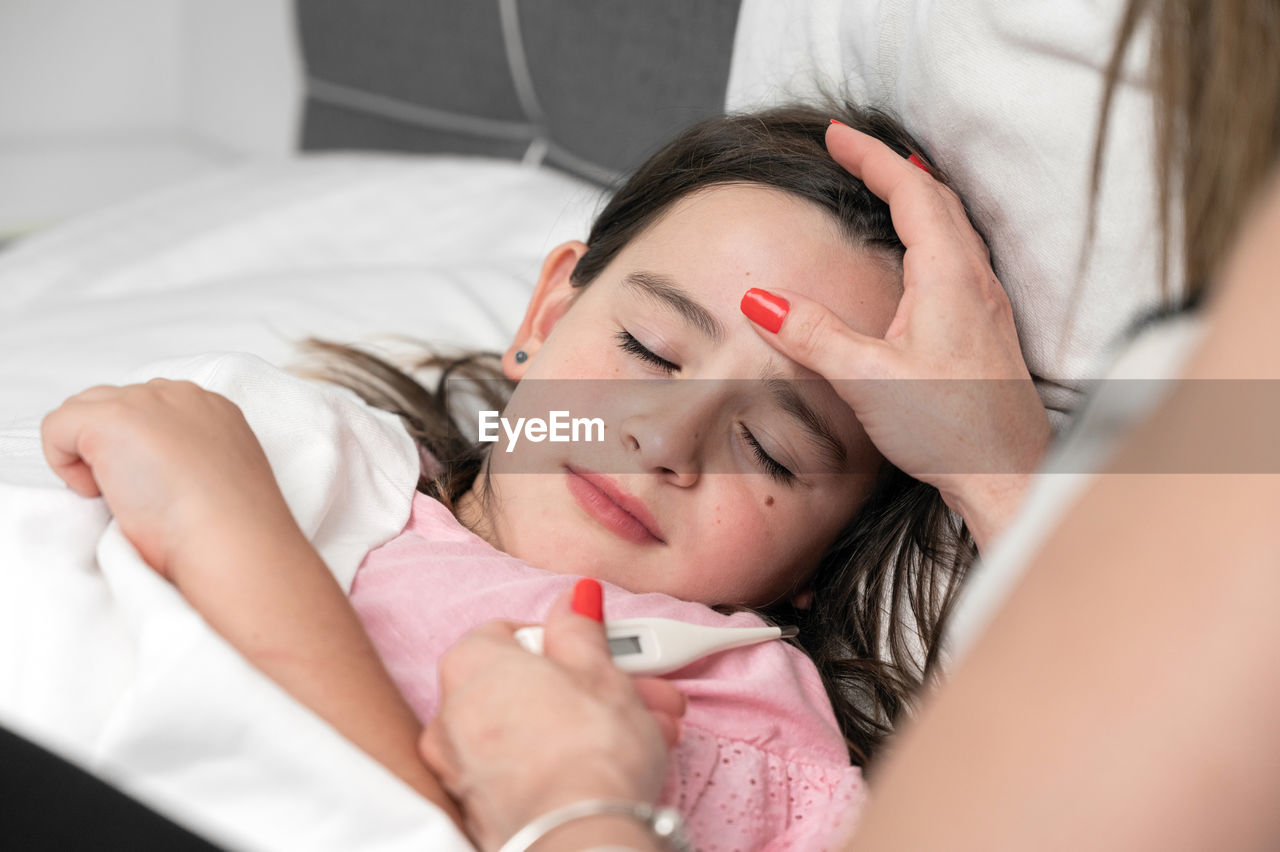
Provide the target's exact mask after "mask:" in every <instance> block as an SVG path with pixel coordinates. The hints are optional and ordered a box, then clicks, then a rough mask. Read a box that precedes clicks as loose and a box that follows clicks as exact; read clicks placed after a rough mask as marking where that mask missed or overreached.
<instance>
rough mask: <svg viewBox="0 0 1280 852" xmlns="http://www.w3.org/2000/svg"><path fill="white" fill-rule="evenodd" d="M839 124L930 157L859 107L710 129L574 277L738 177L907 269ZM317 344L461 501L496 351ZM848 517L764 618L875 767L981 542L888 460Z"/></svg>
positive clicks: (714, 123)
mask: <svg viewBox="0 0 1280 852" xmlns="http://www.w3.org/2000/svg"><path fill="white" fill-rule="evenodd" d="M830 117H836V118H839V119H840V120H841V121H843V122H844V123H845V124H848V125H850V126H852V127H854V128H857V129H859V130H862V131H864V132H866V133H870V134H871V135H873V136H875V137H877V138H879V139H881V140H883V141H885V142H886V143H887V144H888V145H890V146H891V147H892V148H893V149H894V150H896V151H897V152H898V153H899V154H901V155H903V156H907V155H908V154H912V153H915V154H918V155H920V156H922V157H925V159H926V161H928V158H927V156H926V155H925V153H924V152H923V151H922V150H921V149H920V147H919V146H918V145H917V144H916V143H915V142H914V140H912V139H911V137H910V136H908V135H907V133H906V132H905V131H904V130H903V129H902V127H901V126H900V125H899V124H898V123H897V122H896V121H894V120H892V119H891V118H890V117H889V116H887V115H885V114H883V113H880V112H876V111H864V110H856V109H852V108H850V107H848V106H847V105H840V106H838V107H833V108H829V109H825V110H824V109H817V108H813V107H805V106H794V107H785V108H777V109H772V110H768V111H763V112H755V113H748V114H740V115H730V116H725V117H720V118H715V119H712V120H709V121H705V122H702V123H700V124H697V125H695V126H693V127H691V128H690V129H688V130H686V131H685V132H684V133H682V134H680V135H679V136H678V137H677V138H676V139H675V140H674V141H672V142H671V143H670V144H668V145H667V146H666V147H664V148H663V149H662V150H660V151H659V152H658V153H657V154H655V155H654V156H653V157H651V158H650V159H649V160H648V161H647V162H646V163H645V164H644V165H642V166H641V167H640V168H639V169H638V170H637V171H636V172H635V173H634V174H633V175H631V177H630V178H629V179H628V180H626V182H625V183H624V184H623V185H622V186H621V187H620V188H619V189H618V190H617V191H616V192H615V193H614V194H613V196H612V197H611V199H610V200H609V201H608V203H607V204H606V206H605V207H604V209H603V210H602V211H601V212H600V214H599V215H598V216H597V218H596V220H595V223H594V225H593V226H592V228H591V232H590V235H589V236H588V238H587V250H586V252H585V253H584V254H583V256H582V257H581V259H580V260H579V261H578V264H577V267H576V268H575V270H574V272H573V275H572V282H573V284H574V286H576V287H589V286H590V285H591V283H592V282H593V281H595V280H596V278H597V277H598V276H599V275H600V273H601V272H602V271H603V270H604V269H605V268H606V267H607V266H608V265H609V263H610V262H611V261H612V259H613V258H614V257H615V256H616V255H617V253H618V252H619V251H620V250H621V249H622V248H623V247H624V246H626V245H627V244H628V243H629V242H630V241H631V240H633V239H635V238H636V237H637V235H639V234H640V233H641V232H643V231H644V230H645V228H647V227H648V226H649V225H650V224H651V223H653V222H654V221H655V219H656V218H657V217H658V216H660V215H661V214H662V213H663V211H665V210H667V209H669V208H670V207H671V205H672V204H673V203H675V202H676V201H678V200H679V199H681V198H683V197H685V196H687V195H689V194H690V193H692V192H695V191H697V190H700V189H704V188H707V187H710V186H717V185H726V184H760V185H764V186H769V187H773V188H776V189H779V190H782V191H784V192H787V193H790V194H791V195H793V196H797V197H799V198H802V199H805V200H807V201H809V202H811V203H814V204H817V205H819V206H820V207H821V208H822V209H824V210H826V211H827V212H828V213H829V214H830V215H831V216H832V217H833V219H834V220H835V221H837V222H839V223H840V225H841V227H842V228H843V230H844V233H845V234H846V236H847V237H848V238H849V239H850V240H851V241H852V243H853V244H854V245H856V246H858V247H860V248H861V249H863V250H865V251H868V252H874V253H877V254H879V255H882V256H883V257H885V258H886V259H888V260H889V261H891V262H895V263H896V264H897V265H898V267H899V268H901V262H902V256H903V253H904V251H905V249H904V247H903V245H902V243H901V241H900V240H899V239H898V236H897V234H896V233H895V232H894V229H893V224H892V221H891V219H890V215H889V208H888V206H887V205H886V204H884V202H882V201H881V200H880V199H878V198H877V197H876V196H875V195H873V194H872V193H871V192H870V191H869V190H867V188H866V186H864V185H863V183H862V182H861V181H859V180H857V179H856V178H854V177H852V176H851V175H850V174H849V173H848V172H847V171H845V169H843V168H842V167H841V166H840V165H839V164H837V163H836V162H835V161H834V160H832V159H831V157H830V155H829V154H828V153H827V151H826V147H825V143H824V137H825V133H826V130H827V127H828V124H829V119H830ZM937 176H938V177H939V179H943V176H942V175H937ZM309 345H310V347H311V348H312V349H313V350H315V351H317V352H319V353H322V354H323V355H325V356H327V357H326V358H325V359H324V360H325V362H326V363H327V366H326V367H325V368H324V374H323V376H324V377H325V378H328V379H330V380H333V381H337V382H339V383H341V384H343V385H345V386H347V387H350V388H352V389H353V390H355V391H356V392H357V393H359V394H360V395H361V396H362V397H363V398H364V399H365V400H366V401H367V402H369V403H370V404H372V405H374V406H377V407H379V408H383V409H386V410H389V411H392V412H395V413H396V414H398V415H400V417H401V418H403V420H404V422H405V424H406V427H407V428H408V430H409V432H410V433H411V434H412V436H413V437H414V439H415V440H416V441H417V442H418V444H419V446H420V447H421V448H422V449H423V450H424V451H425V452H426V453H429V454H430V456H432V457H433V458H434V459H435V460H436V462H437V464H435V465H431V466H426V467H424V471H423V474H422V476H421V478H420V480H419V484H418V488H419V490H420V491H422V492H424V493H426V494H428V495H430V496H432V497H434V498H436V499H438V500H440V501H441V502H443V503H444V504H445V505H446V506H449V507H450V508H451V509H452V508H453V507H454V506H455V505H456V501H457V500H458V498H459V497H461V496H462V495H463V494H465V493H466V492H467V491H468V490H469V489H470V488H471V487H472V485H473V483H474V482H475V480H476V477H477V476H480V475H482V472H483V470H484V466H485V459H486V453H487V452H488V448H489V447H490V446H491V445H490V444H484V445H481V444H478V443H477V442H476V441H475V440H473V439H472V438H471V437H470V436H473V435H475V434H476V429H475V425H474V423H470V422H465V420H466V418H465V417H464V416H463V415H461V414H459V406H458V404H457V400H456V399H455V396H456V395H457V394H458V393H466V394H468V395H469V396H470V398H471V399H472V400H473V401H474V400H475V398H476V396H477V395H478V396H479V397H480V399H481V400H482V401H483V403H484V406H485V407H487V408H490V409H501V408H503V407H504V402H505V396H506V395H507V394H509V392H510V389H511V388H512V387H513V385H512V384H511V383H510V382H509V381H507V380H506V379H505V378H504V377H503V375H502V373H501V369H500V362H499V360H498V355H497V354H495V353H490V354H486V353H464V354H460V355H452V356H449V355H442V354H438V353H430V354H427V355H426V356H424V357H423V358H421V359H420V360H418V361H416V362H415V363H412V364H409V365H406V367H405V368H403V369H402V368H400V367H398V366H395V365H393V364H391V363H388V362H387V361H385V360H383V359H381V358H377V357H375V356H373V355H371V354H369V353H367V352H364V351H361V350H359V349H357V348H354V347H351V346H344V345H338V344H334V343H326V342H321V341H310V342H309ZM427 370H430V371H434V372H436V373H437V374H438V375H437V378H436V380H435V382H434V388H432V389H429V388H428V387H426V386H425V385H423V384H422V383H420V382H418V381H417V380H415V379H414V378H413V374H421V373H422V372H423V371H427ZM313 374H314V373H313ZM460 378H465V379H470V380H471V381H465V382H459V381H457V380H458V379H460ZM464 389H465V390H464ZM463 407H464V408H465V406H463ZM850 514H851V515H852V518H851V520H850V521H849V523H848V524H847V525H846V526H845V527H844V529H843V530H842V531H841V532H840V534H839V535H838V536H837V538H836V540H835V543H834V544H833V545H832V546H831V548H830V549H829V550H828V551H827V552H826V554H825V555H824V556H823V557H822V559H821V561H820V563H819V565H818V566H817V567H816V569H815V571H814V572H813V576H812V579H811V584H810V587H809V588H811V589H812V592H813V596H812V603H811V605H810V606H808V607H807V608H803V609H800V608H796V607H794V606H793V605H792V604H791V603H790V602H789V601H788V602H782V603H778V604H776V605H773V606H770V607H767V608H765V609H763V610H762V611H761V614H762V615H763V616H765V617H766V618H769V619H772V620H775V621H777V622H780V623H786V624H794V625H797V626H798V627H799V628H800V634H799V637H798V639H797V640H796V641H798V643H799V644H800V646H801V647H802V648H803V650H804V651H805V652H806V653H807V654H808V655H809V656H810V657H811V658H812V659H813V662H814V663H815V665H816V666H817V669H818V671H819V673H820V674H821V676H822V679H823V682H824V684H825V686H826V689H827V692H828V694H829V695H830V697H831V701H832V704H833V705H834V707H835V711H836V716H837V718H838V720H839V722H840V726H841V729H842V732H843V734H844V737H845V740H846V742H847V744H848V747H849V752H850V757H851V759H852V760H853V762H854V763H856V764H858V765H866V764H868V763H869V762H870V761H871V760H872V758H873V757H874V755H875V754H876V752H877V750H878V749H879V747H880V746H881V745H882V744H883V742H884V740H885V739H886V737H887V736H888V735H889V734H890V733H891V732H892V731H893V730H894V728H895V726H896V725H897V724H898V723H899V722H900V721H901V720H902V718H903V716H904V713H907V712H908V711H909V708H910V707H911V705H912V699H913V696H914V695H915V694H916V693H917V691H918V690H919V689H920V687H921V686H922V684H924V683H925V682H926V681H927V680H929V679H931V678H932V676H933V674H934V672H935V669H936V664H937V661H938V655H939V652H940V638H941V634H942V628H943V623H944V621H945V618H946V615H947V613H948V612H949V610H950V607H951V604H952V601H953V598H954V596H955V593H956V591H957V590H958V587H959V585H960V582H961V580H962V579H963V577H964V575H965V572H966V571H967V569H968V567H969V565H970V564H971V563H972V561H973V558H974V556H975V555H976V550H975V548H974V545H973V541H972V539H971V537H970V536H969V534H968V532H967V530H966V529H965V528H964V526H963V523H962V522H961V521H960V519H959V518H958V516H956V515H954V514H953V513H951V512H950V511H949V510H948V508H947V507H946V505H945V504H944V503H943V501H942V498H941V496H940V495H939V493H938V492H937V490H936V489H934V488H932V487H931V486H928V485H925V484H924V483H921V482H919V481H917V480H915V479H912V478H911V477H909V476H907V475H905V474H903V473H902V472H901V471H899V470H897V469H895V468H892V467H891V466H888V465H886V469H885V470H884V472H883V473H882V475H881V476H880V479H879V481H878V483H877V484H876V486H875V488H874V489H873V492H872V494H871V495H870V497H869V498H868V499H867V500H866V502H865V503H864V504H863V505H862V506H861V507H860V508H858V509H857V510H856V512H855V511H853V509H852V507H851V512H850Z"/></svg>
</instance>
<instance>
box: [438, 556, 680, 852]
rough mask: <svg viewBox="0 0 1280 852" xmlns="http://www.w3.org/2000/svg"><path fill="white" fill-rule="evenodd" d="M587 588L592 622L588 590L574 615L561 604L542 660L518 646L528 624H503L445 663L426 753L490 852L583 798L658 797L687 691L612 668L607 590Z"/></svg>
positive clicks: (485, 630)
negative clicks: (604, 607) (519, 632)
mask: <svg viewBox="0 0 1280 852" xmlns="http://www.w3.org/2000/svg"><path fill="white" fill-rule="evenodd" d="M579 584H580V586H586V587H587V588H585V589H582V591H586V592H587V593H588V594H587V597H588V598H590V597H591V593H594V594H595V595H596V597H595V603H594V606H588V607H587V609H594V612H593V613H592V616H593V617H584V615H582V614H579V612H578V611H577V610H578V609H579V607H577V604H578V602H579V601H580V597H579V594H581V592H579V593H578V594H575V595H574V603H575V609H574V610H571V608H570V603H569V596H568V595H565V596H563V597H561V598H560V599H559V600H557V601H556V603H555V604H554V605H553V606H552V608H551V611H550V612H549V613H548V614H547V618H546V622H545V623H544V626H543V629H544V633H543V651H544V655H541V656H540V655H537V654H532V653H530V652H528V651H526V650H525V649H524V648H523V647H522V646H521V645H520V644H519V643H518V642H517V641H516V640H515V638H514V633H515V631H516V629H517V628H518V627H520V626H521V625H519V624H514V623H511V622H505V621H495V622H490V623H488V624H485V625H482V626H481V627H478V628H476V629H475V630H473V631H472V632H470V633H468V634H467V635H466V636H464V637H463V638H462V639H460V640H458V642H457V643H456V644H455V645H454V646H453V647H452V648H450V649H449V651H448V652H447V653H446V654H445V655H444V657H443V658H441V661H440V693H441V697H440V709H439V711H438V712H437V714H436V717H435V718H434V719H433V720H432V721H431V724H430V725H429V726H428V727H427V729H426V731H425V732H424V733H423V735H422V739H421V741H420V748H419V750H420V752H421V754H422V757H423V759H424V760H425V761H426V763H427V765H428V766H429V767H430V768H431V769H432V770H433V771H434V772H435V773H436V774H437V776H438V777H439V778H440V780H441V783H443V784H444V786H445V789H447V790H448V791H449V793H450V794H451V795H452V796H453V797H454V798H455V799H456V800H457V801H458V803H459V804H460V805H461V806H462V810H463V814H464V818H465V821H466V824H467V827H468V830H469V831H470V832H471V833H472V835H473V837H474V839H475V841H476V843H477V845H479V846H480V847H481V848H482V849H493V848H497V847H498V846H500V845H501V844H502V843H503V842H505V841H506V840H507V839H508V838H509V837H511V835H513V834H514V833H515V832H516V831H518V830H519V829H520V828H521V827H522V826H524V825H526V824H527V823H529V822H530V821H531V820H533V819H535V818H536V817H539V816H541V815H542V814H545V813H548V812H549V811H552V810H554V809H556V808H559V807H562V806H564V805H567V804H570V803H573V802H576V801H580V800H584V799H597V798H614V799H628V800H632V801H648V802H654V801H656V799H657V797H658V795H659V793H660V792H661V789H662V783H663V780H664V778H665V767H666V753H667V749H668V748H669V747H671V746H672V745H674V744H675V742H676V740H677V739H678V737H679V728H680V722H679V719H680V717H681V716H682V715H683V714H684V709H685V700H684V696H683V695H682V694H681V693H680V692H679V690H677V689H676V688H675V687H674V686H672V685H671V684H670V683H668V682H667V681H664V680H659V679H657V678H632V677H630V676H629V675H627V674H626V673H624V672H623V671H622V670H620V669H619V668H618V667H617V666H616V665H614V663H613V658H612V656H610V654H609V646H608V641H607V639H606V636H605V631H604V626H603V624H601V623H600V622H599V621H597V620H595V618H596V617H599V615H600V604H599V589H600V586H599V584H598V583H595V581H593V580H583V581H579ZM592 585H594V588H591V586H592ZM588 603H590V601H588ZM583 828H584V829H585V830H590V829H591V828H592V827H591V826H589V825H585V824H584V826H583ZM625 828H626V829H627V830H633V831H634V830H636V826H635V825H626V826H625ZM607 831H608V827H606V834H605V836H606V837H608V836H611V835H609V834H608V833H607ZM637 842H638V843H641V844H644V843H647V842H648V837H647V835H645V834H644V833H643V832H640V834H639V837H638V838H637ZM583 845H584V848H585V846H590V845H594V844H593V843H584V844H583ZM641 848H647V847H645V846H643V845H642V846H641Z"/></svg>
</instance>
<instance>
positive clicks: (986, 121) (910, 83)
mask: <svg viewBox="0 0 1280 852" xmlns="http://www.w3.org/2000/svg"><path fill="white" fill-rule="evenodd" d="M1117 6H1118V4H1114V3H1101V2H1090V0H1042V2H1031V0H1023V2H1003V1H1002V0H946V2H928V0H916V2H912V0H845V2H839V0H824V1H823V2H818V0H813V2H809V3H804V4H797V3H776V2H773V0H743V4H742V11H741V14H740V16H739V20H738V33H737V41H736V42H735V52H734V56H733V65H732V69H731V72H730V78H729V90H728V95H727V101H726V102H727V105H728V107H729V108H730V109H745V108H750V107H755V106H760V105H764V104H769V103H775V102H779V101H782V100H788V99H793V98H795V97H806V96H810V95H812V94H813V93H814V92H815V91H817V90H819V89H820V88H821V87H824V86H825V87H826V88H827V89H828V90H835V91H838V92H839V91H843V92H845V93H847V94H848V96H850V97H852V98H853V100H854V101H855V102H858V103H861V104H866V105H874V106H879V107H881V108H884V109H886V110H888V111H889V112H891V113H893V114H895V115H897V116H898V117H899V118H901V119H902V120H903V122H904V123H905V124H906V126H907V128H908V129H909V130H910V131H911V132H912V133H913V134H914V135H915V136H916V137H917V138H918V139H919V140H920V141H921V143H922V144H924V145H925V147H926V148H927V150H928V151H929V154H930V156H931V157H932V158H933V160H934V161H935V162H936V163H937V164H938V165H939V166H941V167H943V168H944V169H946V171H947V172H948V173H949V174H950V175H952V177H953V182H954V185H955V188H956V190H957V191H958V192H959V193H960V194H961V196H962V197H964V198H965V199H966V201H967V203H968V205H969V207H970V210H971V212H972V214H973V216H974V218H975V219H976V221H977V223H978V225H979V227H980V228H981V229H982V230H983V232H984V233H985V235H986V236H987V238H988V240H989V242H990V245H991V248H992V253H993V255H994V256H995V260H996V272H997V274H998V275H999V276H1000V280H1001V281H1002V282H1003V283H1004V286H1005V289H1006V290H1007V291H1008V293H1009V298H1010V300H1011V301H1012V303H1013V308H1014V315H1015V318H1016V320H1017V323H1018V328H1019V330H1020V332H1021V337H1022V342H1023V351H1024V354H1025V355H1026V359H1027V363H1028V365H1029V366H1030V368H1031V371H1032V373H1034V374H1036V375H1038V376H1042V377H1044V378H1045V379H1047V380H1048V381H1046V382H1043V383H1042V385H1041V393H1042V396H1043V397H1044V399H1045V402H1046V404H1048V405H1049V406H1050V408H1053V409H1056V410H1059V411H1069V410H1071V409H1072V408H1074V406H1075V404H1076V402H1077V401H1078V399H1079V396H1080V393H1081V391H1082V390H1083V386H1084V384H1085V382H1086V381H1087V380H1089V379H1090V378H1093V377H1096V376H1097V375H1098V374H1099V373H1100V372H1101V370H1102V369H1103V367H1104V366H1105V364H1106V362H1107V360H1108V358H1107V357H1106V356H1107V355H1108V354H1109V353H1108V352H1107V350H1108V349H1109V348H1110V347H1112V346H1114V345H1116V344H1118V343H1119V342H1121V339H1122V338H1123V336H1124V333H1125V331H1126V330H1127V328H1128V327H1129V325H1130V323H1132V322H1133V320H1134V319H1135V318H1137V317H1138V316H1140V315H1141V314H1143V313H1145V312H1146V311H1147V310H1149V309H1150V308H1151V307H1153V306H1154V305H1155V303H1156V300H1157V296H1158V293H1159V286H1158V263H1157V260H1156V257H1157V248H1156V246H1157V240H1156V234H1157V230H1156V226H1155V221H1156V216H1155V210H1156V201H1155V191H1154V181H1153V179H1152V175H1151V167H1150V164H1151V153H1150V151H1151V144H1152V142H1151V117H1150V95H1149V92H1148V91H1147V90H1146V89H1145V88H1144V87H1143V85H1142V83H1141V80H1140V78H1139V75H1138V74H1135V73H1133V71H1132V68H1133V67H1139V68H1140V67H1141V66H1142V64H1144V63H1145V45H1143V46H1140V47H1139V49H1138V50H1137V51H1135V53H1134V55H1132V56H1131V57H1130V59H1131V62H1130V63H1129V69H1128V70H1127V73H1126V75H1125V77H1124V81H1123V84H1122V85H1121V86H1120V87H1119V89H1118V91H1117V96H1116V100H1115V103H1114V106H1113V108H1112V119H1111V121H1112V126H1111V131H1110V135H1109V144H1108V146H1107V151H1106V157H1105V159H1104V165H1105V171H1104V173H1103V191H1102V193H1101V196H1100V198H1099V206H1098V220H1097V221H1098V225H1097V238H1096V241H1095V244H1094V248H1093V252H1092V255H1091V261H1090V263H1089V265H1088V267H1087V268H1086V269H1085V271H1084V275H1083V278H1082V277H1081V274H1080V272H1081V260H1082V251H1083V238H1084V234H1085V227H1086V224H1087V222H1088V218H1089V190H1088V186H1089V174H1090V168H1091V164H1092V158H1093V144H1094V139H1095V136H1096V132H1097V119H1098V109H1099V104H1100V98H1101V94H1102V86H1103V74H1104V71H1105V68H1106V65H1107V61H1108V59H1109V57H1110V53H1111V47H1112V43H1113V40H1114V32H1115V28H1116V26H1117V23H1118V15H1117V11H1118V9H1117ZM1174 271H1175V273H1176V270H1174ZM1173 280H1176V274H1175V276H1174V278H1173Z"/></svg>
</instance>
